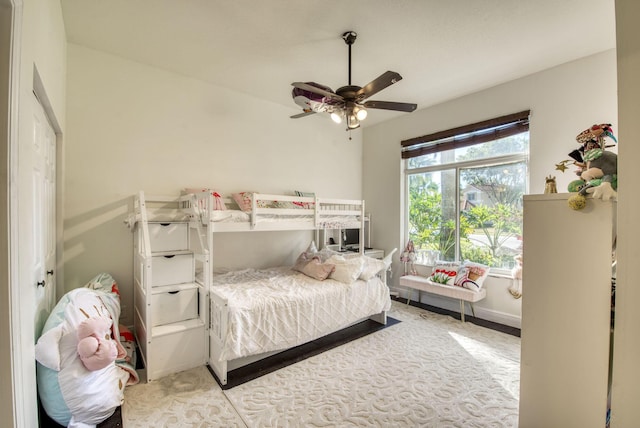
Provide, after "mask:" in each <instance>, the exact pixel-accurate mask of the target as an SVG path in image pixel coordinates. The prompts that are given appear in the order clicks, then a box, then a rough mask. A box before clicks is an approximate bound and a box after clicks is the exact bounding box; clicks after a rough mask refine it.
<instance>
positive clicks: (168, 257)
mask: <svg viewBox="0 0 640 428" xmlns="http://www.w3.org/2000/svg"><path fill="white" fill-rule="evenodd" d="M175 256H176V255H175V254H172V255H170V256H164V258H165V259H171V258H173V257H175Z"/></svg>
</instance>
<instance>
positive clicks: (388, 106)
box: [362, 100, 418, 112]
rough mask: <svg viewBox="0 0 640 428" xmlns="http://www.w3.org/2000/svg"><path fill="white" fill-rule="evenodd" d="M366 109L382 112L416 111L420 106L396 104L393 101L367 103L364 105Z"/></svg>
mask: <svg viewBox="0 0 640 428" xmlns="http://www.w3.org/2000/svg"><path fill="white" fill-rule="evenodd" d="M362 105H363V106H364V107H366V108H378V109H382V110H397V111H406V112H412V111H414V110H415V109H416V108H417V107H418V105H417V104H411V103H396V102H393V101H373V100H372V101H367V102H366V103H364V104H362Z"/></svg>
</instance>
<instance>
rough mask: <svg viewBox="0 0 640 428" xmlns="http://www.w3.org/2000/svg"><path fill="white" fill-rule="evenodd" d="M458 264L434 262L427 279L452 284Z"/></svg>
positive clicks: (456, 274)
mask: <svg viewBox="0 0 640 428" xmlns="http://www.w3.org/2000/svg"><path fill="white" fill-rule="evenodd" d="M459 267H460V265H459V264H458V263H454V262H450V263H447V262H436V265H435V266H434V267H433V270H432V271H431V276H429V280H430V281H431V282H435V283H436V284H443V285H454V284H455V280H456V277H457V276H458V269H459Z"/></svg>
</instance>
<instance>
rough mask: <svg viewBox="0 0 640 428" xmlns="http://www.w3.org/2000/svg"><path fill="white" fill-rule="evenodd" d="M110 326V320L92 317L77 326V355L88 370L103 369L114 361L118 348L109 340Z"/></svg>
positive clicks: (113, 341)
mask: <svg viewBox="0 0 640 428" xmlns="http://www.w3.org/2000/svg"><path fill="white" fill-rule="evenodd" d="M111 324H112V321H111V319H110V318H106V317H93V318H87V319H86V320H84V321H83V322H81V323H80V324H79V325H78V327H77V335H78V355H80V359H81V360H82V364H84V366H85V367H86V368H87V369H88V370H91V371H94V370H100V369H103V368H105V367H107V366H108V365H109V364H111V363H112V362H114V361H115V360H116V358H117V356H118V348H117V345H116V342H115V340H113V339H112V338H111Z"/></svg>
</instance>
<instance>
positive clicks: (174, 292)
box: [168, 290, 180, 294]
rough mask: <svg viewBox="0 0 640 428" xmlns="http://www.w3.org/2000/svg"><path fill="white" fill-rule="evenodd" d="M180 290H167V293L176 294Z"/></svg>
mask: <svg viewBox="0 0 640 428" xmlns="http://www.w3.org/2000/svg"><path fill="white" fill-rule="evenodd" d="M179 292H180V290H176V291H168V293H169V294H178V293H179Z"/></svg>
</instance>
